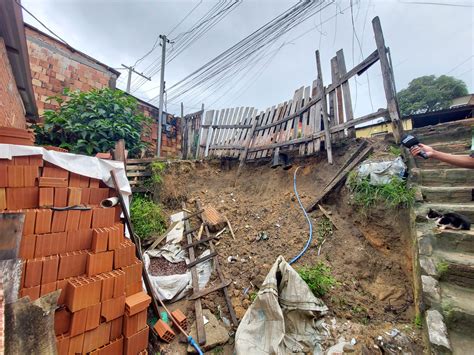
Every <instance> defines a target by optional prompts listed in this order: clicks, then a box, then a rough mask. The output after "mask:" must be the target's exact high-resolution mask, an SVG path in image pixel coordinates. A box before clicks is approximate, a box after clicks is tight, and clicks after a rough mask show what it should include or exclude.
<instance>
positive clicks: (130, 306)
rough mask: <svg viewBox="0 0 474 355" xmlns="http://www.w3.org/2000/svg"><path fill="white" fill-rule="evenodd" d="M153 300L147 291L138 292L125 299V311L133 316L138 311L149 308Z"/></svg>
mask: <svg viewBox="0 0 474 355" xmlns="http://www.w3.org/2000/svg"><path fill="white" fill-rule="evenodd" d="M150 302H151V298H150V296H148V295H147V294H146V293H145V292H143V291H142V292H138V293H136V294H134V295H131V296H128V297H127V298H126V300H125V311H126V312H127V315H129V316H133V315H134V314H137V313H138V312H141V311H143V310H144V309H147V308H148V305H149V304H150Z"/></svg>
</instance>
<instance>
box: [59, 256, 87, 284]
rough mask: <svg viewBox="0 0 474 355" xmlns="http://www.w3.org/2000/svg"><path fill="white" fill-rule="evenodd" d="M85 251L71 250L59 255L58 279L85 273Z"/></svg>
mask: <svg viewBox="0 0 474 355" xmlns="http://www.w3.org/2000/svg"><path fill="white" fill-rule="evenodd" d="M86 263H87V251H85V250H81V251H73V252H68V253H64V254H61V255H59V272H58V279H59V280H62V279H66V278H68V277H73V276H80V275H84V274H85V273H86Z"/></svg>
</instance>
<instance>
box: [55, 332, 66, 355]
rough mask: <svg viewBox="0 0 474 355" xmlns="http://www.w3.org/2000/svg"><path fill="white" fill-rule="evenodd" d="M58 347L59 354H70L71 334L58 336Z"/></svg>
mask: <svg viewBox="0 0 474 355" xmlns="http://www.w3.org/2000/svg"><path fill="white" fill-rule="evenodd" d="M56 348H57V350H58V355H68V351H69V335H68V334H63V335H60V336H58V337H56Z"/></svg>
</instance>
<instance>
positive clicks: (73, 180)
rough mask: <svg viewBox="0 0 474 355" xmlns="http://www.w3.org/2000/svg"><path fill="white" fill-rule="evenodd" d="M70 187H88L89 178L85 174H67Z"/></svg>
mask: <svg viewBox="0 0 474 355" xmlns="http://www.w3.org/2000/svg"><path fill="white" fill-rule="evenodd" d="M69 186H70V187H81V188H84V187H89V178H88V177H87V176H82V175H78V174H75V173H70V174H69Z"/></svg>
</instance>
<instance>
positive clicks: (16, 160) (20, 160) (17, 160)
mask: <svg viewBox="0 0 474 355" xmlns="http://www.w3.org/2000/svg"><path fill="white" fill-rule="evenodd" d="M29 164H30V157H29V156H28V155H22V156H17V157H13V165H29Z"/></svg>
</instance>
